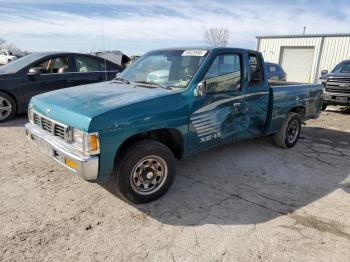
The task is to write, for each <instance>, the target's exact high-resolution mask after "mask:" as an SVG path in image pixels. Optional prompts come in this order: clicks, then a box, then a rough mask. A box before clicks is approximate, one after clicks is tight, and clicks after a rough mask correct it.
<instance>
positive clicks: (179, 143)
mask: <svg viewBox="0 0 350 262" xmlns="http://www.w3.org/2000/svg"><path fill="white" fill-rule="evenodd" d="M145 139H150V140H155V141H158V142H160V143H162V144H164V145H166V146H167V147H168V148H169V149H170V150H171V151H172V152H173V154H174V156H175V157H176V158H178V159H181V158H182V155H183V149H184V142H183V137H182V134H181V133H180V131H178V130H177V129H174V128H164V129H157V130H152V131H149V132H145V133H141V134H137V135H134V136H131V137H129V138H128V139H127V140H125V141H124V142H123V143H122V144H121V146H120V147H119V149H118V151H117V154H116V156H117V157H118V156H119V155H120V154H121V153H122V152H124V151H125V150H126V149H127V148H128V147H129V146H131V145H132V144H134V143H136V142H138V141H141V140H145Z"/></svg>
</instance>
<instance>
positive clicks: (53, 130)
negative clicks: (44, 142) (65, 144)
mask: <svg viewBox="0 0 350 262" xmlns="http://www.w3.org/2000/svg"><path fill="white" fill-rule="evenodd" d="M33 122H34V124H35V125H37V126H40V127H41V128H42V129H43V130H45V131H46V132H49V133H50V134H52V135H54V136H57V137H60V138H62V139H63V140H66V134H67V127H65V126H64V125H60V124H58V123H56V122H54V121H52V120H50V119H48V118H46V117H44V116H42V115H39V114H37V113H35V112H34V113H33Z"/></svg>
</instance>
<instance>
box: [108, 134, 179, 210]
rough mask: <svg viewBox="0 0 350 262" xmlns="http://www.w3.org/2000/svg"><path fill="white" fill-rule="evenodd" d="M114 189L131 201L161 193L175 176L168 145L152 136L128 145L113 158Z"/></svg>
mask: <svg viewBox="0 0 350 262" xmlns="http://www.w3.org/2000/svg"><path fill="white" fill-rule="evenodd" d="M116 166H117V167H116V168H115V171H114V172H115V174H114V179H115V183H114V185H115V187H116V188H115V189H116V191H117V193H119V194H120V195H121V196H122V197H123V198H124V199H126V200H128V201H131V202H133V203H135V204H137V203H146V202H150V201H153V200H156V199H158V198H159V197H161V196H162V195H164V194H165V193H166V192H167V191H168V190H169V188H170V186H171V185H172V183H173V181H174V178H175V172H176V168H175V158H174V155H173V153H172V152H171V151H170V149H169V148H168V147H166V146H165V145H163V144H162V143H160V142H157V141H153V140H143V141H140V142H136V143H135V144H133V145H131V146H130V147H129V148H128V149H127V150H125V151H124V152H122V154H121V157H119V158H117V159H116Z"/></svg>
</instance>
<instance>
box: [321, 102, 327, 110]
mask: <svg viewBox="0 0 350 262" xmlns="http://www.w3.org/2000/svg"><path fill="white" fill-rule="evenodd" d="M326 108H327V104H326V103H323V104H322V107H321V111H325V110H326Z"/></svg>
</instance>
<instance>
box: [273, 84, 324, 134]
mask: <svg viewBox="0 0 350 262" xmlns="http://www.w3.org/2000/svg"><path fill="white" fill-rule="evenodd" d="M269 90H270V98H269V99H270V105H271V106H270V109H269V110H270V112H269V116H268V118H269V121H268V122H267V123H269V126H268V127H267V128H266V133H274V132H277V131H278V129H279V128H280V127H281V125H282V123H283V121H284V119H285V116H286V115H287V114H288V112H290V111H293V110H294V111H295V112H301V113H302V115H303V116H304V120H307V119H312V118H317V117H318V116H319V114H320V110H321V104H322V85H320V84H306V83H297V82H286V81H269Z"/></svg>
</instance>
